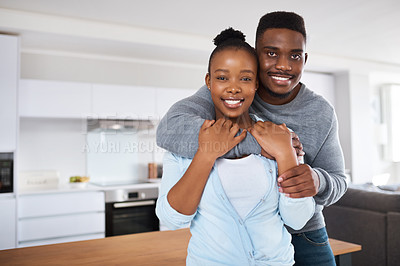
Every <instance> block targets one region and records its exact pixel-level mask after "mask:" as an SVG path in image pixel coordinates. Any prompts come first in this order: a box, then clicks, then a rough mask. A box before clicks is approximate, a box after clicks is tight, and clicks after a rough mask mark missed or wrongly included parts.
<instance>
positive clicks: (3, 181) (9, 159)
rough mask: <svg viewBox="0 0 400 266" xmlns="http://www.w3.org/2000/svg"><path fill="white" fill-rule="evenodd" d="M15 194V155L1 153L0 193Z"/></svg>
mask: <svg viewBox="0 0 400 266" xmlns="http://www.w3.org/2000/svg"><path fill="white" fill-rule="evenodd" d="M12 192H14V160H13V153H0V193H12Z"/></svg>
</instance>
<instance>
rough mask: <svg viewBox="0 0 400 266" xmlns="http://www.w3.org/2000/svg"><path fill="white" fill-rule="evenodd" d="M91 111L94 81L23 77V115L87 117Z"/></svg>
mask: <svg viewBox="0 0 400 266" xmlns="http://www.w3.org/2000/svg"><path fill="white" fill-rule="evenodd" d="M90 111H91V84H89V83H77V82H60V81H47V80H30V79H23V80H21V81H20V85H19V115H20V116H22V117H54V118H85V117H86V116H88V115H89V114H90Z"/></svg>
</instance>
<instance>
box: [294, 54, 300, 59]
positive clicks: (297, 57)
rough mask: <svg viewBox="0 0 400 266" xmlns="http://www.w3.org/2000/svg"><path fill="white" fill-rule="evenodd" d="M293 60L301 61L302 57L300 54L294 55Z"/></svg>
mask: <svg viewBox="0 0 400 266" xmlns="http://www.w3.org/2000/svg"><path fill="white" fill-rule="evenodd" d="M292 59H294V60H299V59H301V55H299V54H293V55H292Z"/></svg>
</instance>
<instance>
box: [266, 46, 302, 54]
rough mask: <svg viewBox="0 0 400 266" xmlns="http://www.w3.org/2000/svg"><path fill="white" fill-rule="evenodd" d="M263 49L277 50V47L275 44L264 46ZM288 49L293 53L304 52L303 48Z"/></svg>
mask: <svg viewBox="0 0 400 266" xmlns="http://www.w3.org/2000/svg"><path fill="white" fill-rule="evenodd" d="M264 49H271V50H279V48H278V47H275V46H264ZM290 51H291V52H294V53H303V52H304V50H303V49H292V50H290Z"/></svg>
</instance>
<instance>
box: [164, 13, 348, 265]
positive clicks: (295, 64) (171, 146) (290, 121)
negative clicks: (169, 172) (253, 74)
mask: <svg viewBox="0 0 400 266" xmlns="http://www.w3.org/2000/svg"><path fill="white" fill-rule="evenodd" d="M305 47H306V30H305V26H304V20H303V18H302V17H301V16H299V15H297V14H295V13H291V12H272V13H268V14H266V15H264V16H263V17H262V18H261V19H260V21H259V24H258V27H257V32H256V52H257V55H258V59H259V81H260V82H259V83H260V84H259V89H258V91H257V94H256V97H255V98H254V101H253V104H252V106H251V107H250V111H251V112H252V113H253V114H257V116H259V117H260V118H262V119H264V120H265V121H271V122H273V123H276V124H282V123H285V124H286V125H287V126H288V127H289V128H291V129H292V130H293V131H294V132H295V133H296V134H297V135H298V136H299V138H300V141H301V143H302V145H303V147H304V151H305V156H304V160H305V164H301V165H299V166H297V167H294V168H292V169H290V170H288V171H286V172H285V173H283V174H282V175H281V176H279V177H278V183H279V186H280V188H279V190H280V191H281V192H282V193H285V194H286V195H287V196H289V197H293V198H301V197H310V196H313V197H314V199H315V202H316V204H317V205H316V211H315V214H314V216H313V217H312V218H311V219H310V220H309V221H308V223H307V224H306V225H305V226H304V227H303V228H302V229H301V230H298V231H295V230H293V229H291V228H290V227H288V230H289V232H290V233H291V234H292V243H293V245H294V248H295V262H296V265H307V266H309V265H318V266H321V265H335V262H334V257H333V254H332V250H331V248H330V246H329V242H328V236H327V233H326V229H325V222H324V218H323V215H322V209H323V206H328V205H330V204H333V203H335V202H336V201H337V200H338V199H339V198H340V197H341V196H342V195H343V194H344V193H345V191H346V189H347V183H346V178H345V175H344V160H343V154H342V150H341V147H340V143H339V139H338V132H337V119H336V115H335V112H334V109H333V107H332V106H331V105H330V104H329V103H328V102H327V101H326V100H324V99H323V98H322V97H321V96H319V95H316V94H315V93H313V92H312V91H311V90H309V89H308V88H307V87H306V86H305V85H304V84H302V83H300V79H301V76H302V73H303V70H304V65H305V63H306V61H307V56H308V55H307V53H306V52H305ZM214 117H215V114H214V108H213V105H212V101H211V97H210V94H209V91H208V89H207V88H206V87H205V86H203V87H202V88H201V89H200V90H199V91H198V92H197V93H195V94H194V95H193V96H191V97H188V98H186V99H184V100H182V101H180V102H178V103H176V104H175V105H174V106H172V107H171V109H170V110H169V111H168V113H167V115H166V116H165V117H164V118H163V119H162V120H161V122H160V125H159V127H158V129H157V144H158V145H159V146H161V147H162V148H165V149H167V150H169V151H171V152H173V153H176V154H178V155H181V156H185V157H193V155H194V154H195V152H196V150H197V137H198V132H199V129H200V127H201V125H202V123H203V121H204V119H210V120H211V119H213V118H214ZM249 132H250V133H251V134H247V136H246V138H245V140H243V141H242V142H241V143H239V145H237V146H236V147H235V148H234V149H232V150H231V151H230V152H229V153H227V154H226V155H225V156H226V157H230V156H240V155H246V154H251V153H261V148H260V146H259V145H258V143H257V141H256V140H258V141H261V140H262V132H260V131H259V130H256V129H254V128H252V129H250V130H249Z"/></svg>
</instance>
